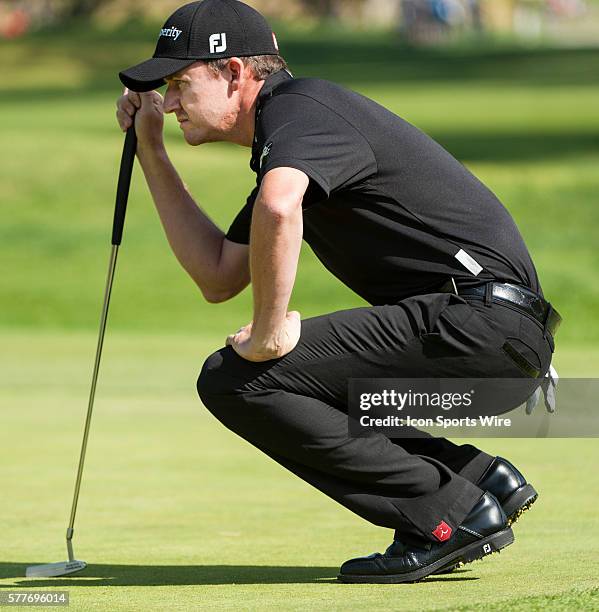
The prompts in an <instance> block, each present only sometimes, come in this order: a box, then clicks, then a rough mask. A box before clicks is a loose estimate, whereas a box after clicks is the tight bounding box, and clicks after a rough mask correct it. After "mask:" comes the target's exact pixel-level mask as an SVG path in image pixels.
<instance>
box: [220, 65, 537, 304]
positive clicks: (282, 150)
mask: <svg viewBox="0 0 599 612" xmlns="http://www.w3.org/2000/svg"><path fill="white" fill-rule="evenodd" d="M250 167H251V168H252V170H253V171H254V172H255V173H256V175H257V181H256V183H257V186H256V188H255V189H254V190H253V191H252V193H251V195H250V196H249V198H248V200H247V203H246V205H245V206H244V208H243V209H242V210H241V211H240V212H239V214H238V215H237V217H236V219H235V220H234V222H233V224H232V225H231V227H230V229H229V231H228V233H227V238H228V239H229V240H231V241H233V242H238V243H242V244H249V235H250V225H251V216H252V210H253V206H254V202H255V200H256V196H257V194H258V190H259V188H260V184H261V181H262V179H263V177H264V175H265V174H266V173H267V172H268V171H269V170H272V169H273V168H278V167H291V168H297V169H299V170H301V171H302V172H304V173H305V174H306V175H307V176H308V177H309V179H310V186H309V188H308V192H307V193H306V196H305V197H304V202H303V222H304V240H305V241H306V242H307V243H308V244H309V245H310V247H311V248H312V250H313V251H314V253H315V254H316V256H317V257H318V258H319V259H320V261H321V262H322V263H323V264H324V266H325V267H326V268H327V269H328V270H330V271H331V272H332V273H333V274H334V275H335V276H336V277H337V278H339V279H340V280H341V281H342V282H343V283H345V284H346V285H347V286H348V287H350V288H351V289H353V290H354V291H355V292H356V293H357V294H358V295H360V296H361V297H363V298H364V299H365V300H366V301H367V302H369V303H370V304H373V305H374V304H391V303H395V302H397V301H399V300H401V299H404V298H406V297H409V296H412V295H418V294H423V293H430V292H432V291H434V290H435V289H437V288H438V287H440V286H441V285H442V284H443V283H444V282H446V281H447V280H448V279H449V277H454V278H455V279H456V280H457V281H458V282H460V283H461V284H462V285H469V284H479V283H481V282H485V281H486V280H500V281H504V282H511V283H516V284H520V285H524V286H526V287H530V288H532V289H533V290H535V291H540V287H539V282H538V278H537V274H536V271H535V268H534V265H533V263H532V261H531V258H530V255H529V253H528V251H527V249H526V246H525V244H524V241H523V239H522V236H521V235H520V232H519V231H518V229H517V227H516V225H515V223H514V221H513V219H512V218H511V216H510V214H509V213H508V212H507V210H506V209H505V208H504V206H503V205H502V204H501V202H500V201H499V200H498V199H497V197H496V196H495V195H494V194H493V193H492V192H491V191H490V190H489V189H487V188H486V187H485V186H484V185H483V184H482V183H481V182H480V181H479V180H478V179H477V178H476V177H475V176H473V175H472V174H471V173H470V172H469V171H468V170H467V169H466V168H465V167H464V166H463V165H462V164H461V163H459V162H458V161H457V160H456V159H455V158H454V157H452V156H451V155H450V154H449V153H448V152H447V151H445V149H443V148H442V147H441V146H440V145H439V144H437V143H436V142H435V141H434V140H432V139H431V138H429V137H428V136H426V134H424V133H423V132H421V131H420V130H418V129H417V128H415V127H414V126H412V125H410V124H409V123H407V122H406V121H404V120H403V119H401V118H400V117H398V116H397V115H394V114H393V113H391V112H390V111H388V110H387V109H385V108H383V107H382V106H380V105H379V104H377V103H376V102H374V101H372V100H370V99H368V98H366V97H364V96H361V95H360V94H357V93H355V92H353V91H349V90H347V89H345V88H343V87H340V86H339V85H335V84H334V83H330V82H328V81H323V80H320V79H294V78H293V77H291V75H290V74H289V73H288V72H286V71H281V72H278V73H276V74H274V75H272V76H271V77H269V78H268V79H267V80H266V82H265V83H264V86H263V88H262V90H261V92H260V95H259V100H258V105H257V110H256V132H255V140H254V146H253V148H252V160H251V162H250Z"/></svg>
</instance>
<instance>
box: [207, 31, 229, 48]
mask: <svg viewBox="0 0 599 612" xmlns="http://www.w3.org/2000/svg"><path fill="white" fill-rule="evenodd" d="M208 42H209V43H210V53H222V52H223V51H226V50H227V34H226V32H221V33H220V34H212V35H211V36H210V38H209V39H208Z"/></svg>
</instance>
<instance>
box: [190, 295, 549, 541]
mask: <svg viewBox="0 0 599 612" xmlns="http://www.w3.org/2000/svg"><path fill="white" fill-rule="evenodd" d="M468 300H469V301H466V300H465V299H463V298H461V297H457V296H455V295H452V294H447V293H435V294H428V295H422V296H416V297H411V298H409V299H406V300H403V301H401V302H399V303H397V304H392V305H385V306H375V307H370V308H357V309H353V310H346V311H341V312H335V313H332V314H328V315H324V316H320V317H315V318H312V319H308V320H305V321H303V323H302V334H301V339H300V342H299V343H298V345H297V347H296V348H295V349H294V350H293V351H292V352H291V353H289V354H288V355H286V356H285V357H283V358H281V359H277V360H273V361H269V362H264V363H252V362H249V361H246V360H244V359H242V358H241V357H239V356H238V355H237V354H236V353H235V352H234V351H233V349H231V348H230V347H226V348H223V349H221V350H219V351H218V352H216V353H214V354H213V355H211V356H210V357H209V358H208V359H207V360H206V362H205V363H204V366H203V368H202V371H201V374H200V376H199V379H198V385H197V388H198V392H199V395H200V398H201V399H202V401H203V403H204V405H205V406H206V407H207V408H208V410H209V411H210V412H211V413H212V414H213V415H214V416H215V417H216V418H217V419H219V420H220V421H221V422H222V423H223V424H224V425H225V426H226V427H228V428H229V429H230V430H232V431H234V432H235V433H237V434H238V435H239V436H241V437H242V438H244V439H245V440H247V441H248V442H250V443H251V444H253V445H254V446H256V447H257V448H259V449H260V450H262V451H263V452H264V453H266V454H267V455H269V456H270V457H272V458H273V459H274V460H275V461H277V462H278V463H280V464H281V465H283V466H284V467H285V468H287V469H288V470H290V471H291V472H293V473H294V474H296V475H297V476H299V477H300V478H302V479H303V480H305V481H306V482H308V483H310V484H311V485H313V486H314V487H316V488H317V489H319V490H320V491H322V492H323V493H325V494H326V495H328V496H329V497H331V498H332V499H334V500H336V501H337V502H339V503H340V504H342V505H343V506H345V507H346V508H348V509H350V510H352V511H353V512H355V513H356V514H358V515H359V516H361V517H363V518H364V519H366V520H368V521H370V522H371V523H374V524H375V525H379V526H382V527H388V528H392V529H395V530H396V537H397V538H404V539H405V540H408V541H409V540H417V541H422V540H425V541H435V538H434V536H433V535H432V532H433V531H434V530H435V528H436V527H437V525H438V524H439V523H440V522H441V521H445V523H447V524H448V525H449V526H450V527H451V528H452V529H456V528H457V526H458V525H459V524H460V523H461V522H462V521H463V519H464V518H465V517H466V515H467V514H468V512H469V511H470V510H471V509H472V507H473V506H474V505H475V504H476V502H477V501H478V499H479V498H480V496H481V495H482V491H481V490H480V489H479V488H478V487H477V486H476V482H477V481H478V480H479V478H480V476H481V475H482V474H483V472H484V471H485V469H486V468H487V467H488V466H489V464H490V463H491V461H492V457H491V456H490V455H487V454H486V453H484V452H482V451H480V450H479V449H477V448H475V447H474V446H472V445H469V444H465V445H456V444H454V443H452V442H450V441H449V440H446V439H442V438H434V437H427V438H403V439H396V440H390V439H388V438H386V437H385V436H383V435H382V434H373V435H371V436H369V437H365V438H350V437H349V436H348V420H347V396H348V379H349V378H402V377H405V378H409V377H412V378H416V377H426V378H434V377H447V378H449V377H481V378H483V377H489V378H490V377H521V376H523V373H522V371H521V369H520V368H519V366H518V365H517V364H516V363H515V362H514V361H513V360H512V358H511V357H510V356H509V355H508V354H506V352H505V351H504V350H502V346H503V344H504V342H505V341H506V339H508V338H511V340H510V342H511V343H512V346H514V347H516V348H517V349H518V351H519V352H520V353H521V354H522V355H523V356H524V357H525V358H526V359H527V360H528V361H529V362H530V363H531V364H532V365H534V366H536V368H537V369H539V370H540V371H541V372H542V373H543V374H544V373H545V372H547V370H548V369H549V364H550V362H551V353H552V347H551V346H550V344H549V341H548V340H546V339H545V338H544V337H543V330H542V328H541V326H540V324H539V323H538V322H537V321H535V320H534V319H532V318H530V317H528V316H527V315H524V314H522V313H520V312H518V311H515V310H513V309H512V308H510V307H508V306H504V305H499V304H495V303H493V304H489V305H485V304H483V303H482V302H481V301H476V300H475V299H470V298H468ZM531 383H532V384H533V385H536V384H537V383H536V382H535V381H531ZM532 388H534V386H533V387H532ZM523 399H525V398H523Z"/></svg>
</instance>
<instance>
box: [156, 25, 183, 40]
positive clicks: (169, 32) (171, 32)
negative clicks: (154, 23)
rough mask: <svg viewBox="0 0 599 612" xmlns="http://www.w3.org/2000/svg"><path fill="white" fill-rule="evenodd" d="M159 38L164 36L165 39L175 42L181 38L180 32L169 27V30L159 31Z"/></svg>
mask: <svg viewBox="0 0 599 612" xmlns="http://www.w3.org/2000/svg"><path fill="white" fill-rule="evenodd" d="M160 36H166V37H167V38H174V39H175V40H177V38H179V36H181V30H177V28H176V27H175V26H171V27H170V28H162V30H160ZM159 38H160V37H159Z"/></svg>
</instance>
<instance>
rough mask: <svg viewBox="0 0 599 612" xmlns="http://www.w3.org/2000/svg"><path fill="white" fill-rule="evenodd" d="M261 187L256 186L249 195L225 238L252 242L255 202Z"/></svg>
mask: <svg viewBox="0 0 599 612" xmlns="http://www.w3.org/2000/svg"><path fill="white" fill-rule="evenodd" d="M258 191H259V187H255V188H254V190H253V191H252V193H251V194H250V195H249V196H248V199H247V202H246V204H245V206H244V207H243V208H242V209H241V210H240V211H239V213H237V216H236V217H235V219H234V220H233V223H231V227H229V231H228V232H227V234H226V236H225V238H226V239H227V240H230V241H231V242H236V243H238V244H249V243H250V226H251V224H252V212H253V210H254V202H255V201H256V198H257V197H258Z"/></svg>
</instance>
